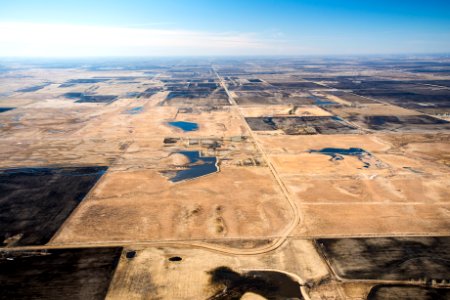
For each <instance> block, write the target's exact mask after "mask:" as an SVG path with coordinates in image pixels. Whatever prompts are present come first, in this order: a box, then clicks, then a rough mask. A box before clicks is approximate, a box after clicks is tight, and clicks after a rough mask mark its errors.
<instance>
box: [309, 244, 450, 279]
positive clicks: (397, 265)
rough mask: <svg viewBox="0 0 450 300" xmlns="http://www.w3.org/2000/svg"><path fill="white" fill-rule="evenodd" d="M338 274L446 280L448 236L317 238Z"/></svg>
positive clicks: (449, 250)
mask: <svg viewBox="0 0 450 300" xmlns="http://www.w3.org/2000/svg"><path fill="white" fill-rule="evenodd" d="M317 243H318V245H319V247H320V248H321V249H322V251H323V252H324V254H325V257H326V258H327V260H328V261H329V262H330V263H331V266H332V267H333V269H334V270H335V272H336V273H337V275H338V276H339V277H342V278H347V279H379V280H410V279H415V280H420V279H423V278H429V279H435V280H438V281H439V280H446V279H448V274H449V273H450V237H406V238H404V237H398V238H393V237H392V238H348V239H345V238H344V239H319V240H317Z"/></svg>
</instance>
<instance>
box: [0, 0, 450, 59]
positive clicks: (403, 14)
mask: <svg viewBox="0 0 450 300" xmlns="http://www.w3.org/2000/svg"><path fill="white" fill-rule="evenodd" d="M449 52H450V1H448V0H447V1H436V0H428V1H423V0H422V1H416V0H410V1H403V0H391V1H385V0H378V1H372V0H359V1H353V0H351V1H348V0H315V1H313V0H308V1H301V0H298V1H282V0H278V1H268V0H267V1H264V0H259V1H253V0H240V1H233V0H227V1H225V0H209V1H204V0H191V1H188V0H161V1H149V0H147V1H143V0H127V1H114V0H110V1H102V0H100V1H99V0H97V1H93V0H91V1H86V0H78V1H70V0H65V1H62V0H59V1H54V0H40V1H38V0H36V1H31V0H14V1H12V0H0V56H134V55H139V56H152V55H158V56H160V55H303V54H319V55H320V54H327V55H329V54H390V53H449Z"/></svg>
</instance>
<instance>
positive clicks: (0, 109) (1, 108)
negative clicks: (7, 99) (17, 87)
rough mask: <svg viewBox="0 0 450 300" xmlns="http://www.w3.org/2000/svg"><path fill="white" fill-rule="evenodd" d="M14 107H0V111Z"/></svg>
mask: <svg viewBox="0 0 450 300" xmlns="http://www.w3.org/2000/svg"><path fill="white" fill-rule="evenodd" d="M12 109H14V107H0V113H2V112H5V111H9V110H12Z"/></svg>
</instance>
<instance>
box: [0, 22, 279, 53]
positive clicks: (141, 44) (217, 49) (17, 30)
mask: <svg viewBox="0 0 450 300" xmlns="http://www.w3.org/2000/svg"><path fill="white" fill-rule="evenodd" d="M282 43H283V42H282V41H278V40H276V39H275V40H274V39H267V38H261V37H260V36H258V35H257V34H254V33H227V32H222V33H214V32H201V31H188V30H172V29H145V28H126V27H105V26H86V25H71V24H42V23H18V22H0V56H32V57H71V56H75V57H86V56H91V57H92V56H152V55H241V54H248V55H255V54H256V55H258V54H262V55H270V54H279V53H278V52H279V51H280V45H281V44H282Z"/></svg>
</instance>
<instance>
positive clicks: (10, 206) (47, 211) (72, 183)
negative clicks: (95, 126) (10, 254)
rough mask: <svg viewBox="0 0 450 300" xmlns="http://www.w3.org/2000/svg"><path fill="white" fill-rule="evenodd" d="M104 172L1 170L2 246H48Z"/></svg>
mask: <svg viewBox="0 0 450 300" xmlns="http://www.w3.org/2000/svg"><path fill="white" fill-rule="evenodd" d="M106 169H107V168H106V167H78V168H77V167H70V168H20V169H6V170H0V207H1V208H2V209H1V210H0V240H1V242H2V246H26V245H43V244H45V243H47V242H48V241H49V240H50V239H51V238H52V236H53V235H54V234H55V233H56V231H57V230H58V229H59V227H60V226H61V225H62V224H63V223H64V221H65V220H66V219H67V217H68V216H69V215H70V214H71V212H72V211H73V210H74V209H75V207H77V205H78V204H79V203H80V202H81V201H82V200H83V198H84V196H85V195H86V194H87V193H88V192H89V190H90V189H91V188H92V187H93V186H94V185H95V183H96V182H97V180H98V179H99V178H100V177H101V176H102V175H103V173H104V172H105V171H106Z"/></svg>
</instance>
